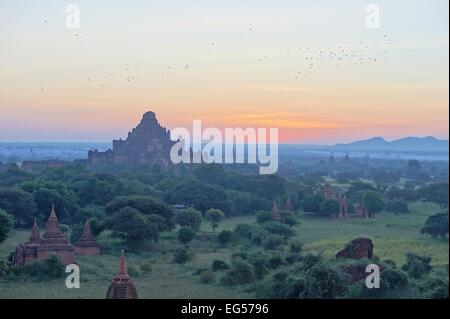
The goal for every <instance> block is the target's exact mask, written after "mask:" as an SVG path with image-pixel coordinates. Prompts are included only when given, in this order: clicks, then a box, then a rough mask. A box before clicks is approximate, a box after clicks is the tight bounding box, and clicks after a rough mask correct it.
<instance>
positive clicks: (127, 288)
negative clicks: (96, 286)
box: [106, 251, 138, 299]
mask: <svg viewBox="0 0 450 319" xmlns="http://www.w3.org/2000/svg"><path fill="white" fill-rule="evenodd" d="M137 298H138V295H137V291H136V287H135V286H134V284H133V281H132V280H131V278H130V276H129V275H128V272H127V266H126V264H125V256H124V253H123V251H122V254H121V255H120V261H119V271H118V272H117V275H116V276H115V277H114V278H113V280H112V282H111V284H110V286H109V288H108V291H107V292H106V299H137Z"/></svg>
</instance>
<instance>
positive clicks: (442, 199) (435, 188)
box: [419, 183, 449, 210]
mask: <svg viewBox="0 0 450 319" xmlns="http://www.w3.org/2000/svg"><path fill="white" fill-rule="evenodd" d="M448 191H449V188H448V183H433V184H430V185H427V186H424V187H422V188H420V189H419V193H420V194H421V196H422V197H423V199H424V200H426V201H428V202H432V203H436V204H438V205H439V206H440V207H441V210H444V208H445V207H448Z"/></svg>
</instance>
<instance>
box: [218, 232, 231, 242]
mask: <svg viewBox="0 0 450 319" xmlns="http://www.w3.org/2000/svg"><path fill="white" fill-rule="evenodd" d="M232 238H233V232H232V231H230V230H222V231H221V232H220V233H219V234H218V235H217V240H218V241H219V243H221V244H222V245H226V244H228V243H229V242H231V239H232Z"/></svg>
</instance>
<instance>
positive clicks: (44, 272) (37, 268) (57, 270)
mask: <svg viewBox="0 0 450 319" xmlns="http://www.w3.org/2000/svg"><path fill="white" fill-rule="evenodd" d="M65 276H66V272H65V266H64V265H63V264H62V263H61V261H60V260H59V258H58V257H57V256H55V255H52V256H50V257H49V258H47V259H45V260H42V261H35V262H30V263H27V264H25V265H23V266H19V267H11V268H9V269H8V270H7V271H6V278H7V279H9V280H33V281H48V280H52V279H57V278H63V277H65Z"/></svg>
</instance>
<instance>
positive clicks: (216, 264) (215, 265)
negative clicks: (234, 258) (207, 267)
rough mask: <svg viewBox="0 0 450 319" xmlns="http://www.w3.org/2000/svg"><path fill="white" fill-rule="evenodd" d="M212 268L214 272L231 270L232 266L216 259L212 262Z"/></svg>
mask: <svg viewBox="0 0 450 319" xmlns="http://www.w3.org/2000/svg"><path fill="white" fill-rule="evenodd" d="M211 268H212V270H213V271H220V270H227V269H230V266H228V264H227V263H226V262H224V261H222V260H218V259H215V260H214V261H213V262H212V265H211Z"/></svg>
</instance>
